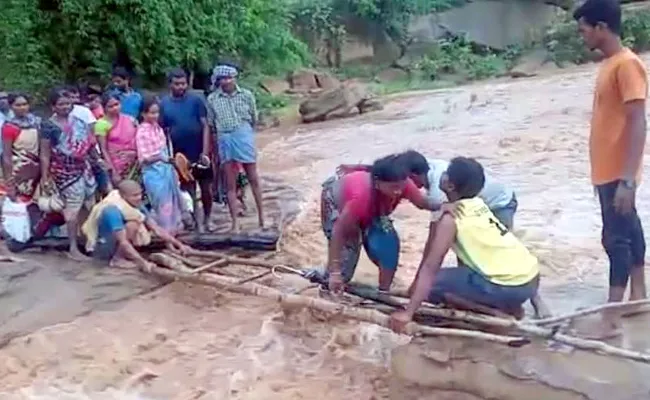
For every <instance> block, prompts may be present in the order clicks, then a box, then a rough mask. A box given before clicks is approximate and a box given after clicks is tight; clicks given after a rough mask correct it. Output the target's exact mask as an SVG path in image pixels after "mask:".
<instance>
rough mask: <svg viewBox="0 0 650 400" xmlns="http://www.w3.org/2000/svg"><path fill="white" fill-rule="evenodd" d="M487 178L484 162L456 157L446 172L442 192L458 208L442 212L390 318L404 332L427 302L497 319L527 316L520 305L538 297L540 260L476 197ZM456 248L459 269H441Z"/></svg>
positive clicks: (442, 182) (397, 329) (441, 186)
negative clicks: (402, 302)
mask: <svg viewBox="0 0 650 400" xmlns="http://www.w3.org/2000/svg"><path fill="white" fill-rule="evenodd" d="M484 183H485V175H484V173H483V167H482V166H481V164H480V163H479V162H478V161H476V160H474V159H472V158H465V157H457V158H454V159H453V160H451V162H450V163H449V167H448V168H447V171H446V172H445V173H444V174H443V176H442V180H441V182H440V188H441V189H442V190H443V191H444V192H445V194H446V195H447V198H448V199H449V201H450V202H454V203H455V204H457V205H458V208H457V212H456V213H455V215H451V214H444V215H443V216H442V217H441V218H440V220H439V222H438V224H437V228H436V231H435V234H434V235H433V236H432V237H430V243H428V244H427V247H429V248H430V251H429V254H428V256H427V258H426V260H425V262H424V263H422V265H421V267H420V269H419V270H418V273H417V275H416V277H415V280H414V282H413V284H412V285H411V290H410V293H411V301H410V303H409V305H408V307H407V308H406V310H404V311H399V312H396V313H394V314H393V315H392V316H391V327H392V328H393V329H394V330H396V331H401V330H402V329H403V328H404V326H405V325H406V324H407V323H408V322H409V321H410V320H411V319H412V318H413V315H414V314H415V311H416V310H417V309H418V307H419V306H420V305H421V304H422V302H423V301H425V300H428V301H430V302H433V303H441V302H444V303H447V304H449V305H451V306H454V307H456V308H461V309H467V310H472V311H477V312H481V313H485V314H491V315H496V316H504V315H508V316H515V317H517V318H522V317H523V308H522V304H523V303H524V302H526V301H527V300H530V299H531V298H532V297H533V296H535V294H536V293H537V289H538V286H539V266H538V262H537V258H536V257H535V256H533V255H532V254H531V253H530V252H529V251H528V249H526V247H525V246H524V245H523V244H522V243H521V242H520V241H519V239H517V238H516V237H515V235H513V234H512V233H511V232H510V231H509V230H508V229H507V228H506V227H505V226H504V225H503V224H502V223H501V222H500V221H499V220H498V219H497V218H496V217H495V216H494V214H492V212H491V211H490V209H489V208H488V207H487V205H486V204H485V203H484V202H483V200H481V199H480V198H479V197H477V195H478V194H479V192H480V191H481V189H482V188H483V185H484ZM449 249H452V250H453V251H454V253H456V255H457V256H458V258H459V259H460V261H461V263H462V264H461V266H458V267H455V268H441V265H442V262H443V260H444V258H445V255H446V254H447V252H448V251H449Z"/></svg>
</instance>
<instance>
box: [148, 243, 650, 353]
mask: <svg viewBox="0 0 650 400" xmlns="http://www.w3.org/2000/svg"><path fill="white" fill-rule="evenodd" d="M157 254H158V255H159V256H158V257H157V258H156V262H158V263H159V264H161V265H163V266H165V267H167V268H169V270H168V269H164V268H154V269H152V273H154V274H157V275H159V276H162V277H165V278H172V279H177V280H183V281H186V282H190V283H196V284H202V285H207V286H213V287H216V288H218V289H223V290H227V291H232V292H235V293H241V294H248V295H253V296H258V297H264V298H267V299H270V300H274V301H277V302H279V303H284V304H288V305H291V306H303V307H308V308H313V309H317V310H320V311H323V312H328V313H332V314H340V315H342V316H344V317H347V318H350V319H355V320H359V321H365V322H370V323H374V324H376V325H381V326H384V327H388V321H389V316H387V315H385V314H383V313H381V312H379V311H377V310H369V309H360V308H358V307H350V306H346V305H344V304H339V303H333V302H330V301H327V300H323V299H320V298H315V297H306V296H301V295H296V294H285V293H282V292H280V291H279V290H277V289H273V288H270V287H268V286H263V285H259V284H256V283H252V282H247V283H243V284H239V285H238V282H237V281H233V280H231V279H229V278H225V277H222V276H217V275H213V274H204V275H200V276H197V275H193V274H192V273H191V270H190V272H189V273H187V272H184V271H182V270H180V271H179V270H177V269H176V268H175V267H174V266H175V263H178V262H179V261H178V260H175V259H174V258H171V257H168V256H166V255H165V254H161V253H157ZM352 294H354V293H352ZM379 296H381V297H382V298H383V300H384V301H382V302H383V303H384V304H389V305H390V303H389V302H391V301H392V302H393V304H395V305H396V306H397V307H401V306H402V305H403V302H404V299H400V300H402V301H400V300H396V299H391V296H388V295H385V294H382V295H378V296H377V297H379ZM418 311H419V312H420V313H422V315H430V316H438V317H443V318H444V317H445V316H446V317H448V318H450V319H457V320H460V321H465V322H473V323H477V324H484V325H489V326H494V327H500V328H514V329H517V330H519V331H521V332H525V333H527V334H530V335H534V336H537V337H541V338H545V339H552V340H555V341H557V342H561V343H564V344H568V345H571V346H573V347H575V348H578V349H581V350H588V351H595V352H599V353H601V354H604V355H610V356H616V357H622V358H628V359H632V360H635V361H640V362H644V363H650V354H644V353H640V352H636V351H631V350H626V349H622V348H619V347H615V346H611V345H609V344H607V343H604V342H600V341H596V340H587V339H581V338H577V337H573V336H569V335H565V334H561V333H557V332H555V331H554V330H553V329H548V328H543V327H540V326H536V325H528V324H525V323H521V322H519V321H517V320H514V319H512V320H507V319H504V318H497V317H492V316H482V315H481V316H479V315H478V314H470V313H467V312H464V311H459V310H443V309H435V308H429V307H421V308H420V310H418ZM407 333H408V334H411V335H422V336H451V337H463V338H472V339H479V340H486V341H491V342H496V343H502V344H507V345H510V346H514V347H518V346H521V345H523V344H526V343H527V339H524V338H521V337H513V336H502V335H494V334H490V333H485V332H479V331H469V330H463V329H451V328H434V327H430V326H424V325H419V324H416V323H413V322H412V323H409V324H408V325H407Z"/></svg>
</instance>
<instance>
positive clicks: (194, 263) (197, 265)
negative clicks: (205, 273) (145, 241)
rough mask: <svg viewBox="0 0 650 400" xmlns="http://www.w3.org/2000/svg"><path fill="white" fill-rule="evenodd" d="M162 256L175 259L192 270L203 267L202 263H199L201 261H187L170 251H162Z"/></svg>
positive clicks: (185, 258)
mask: <svg viewBox="0 0 650 400" xmlns="http://www.w3.org/2000/svg"><path fill="white" fill-rule="evenodd" d="M163 254H166V255H168V256H170V257H172V258H175V259H176V260H178V261H181V262H183V263H184V264H187V265H189V266H190V267H192V268H201V267H202V266H203V265H204V263H203V262H201V261H195V260H191V259H189V258H187V257H183V256H182V255H180V254H177V253H174V252H173V251H170V250H167V251H164V252H163Z"/></svg>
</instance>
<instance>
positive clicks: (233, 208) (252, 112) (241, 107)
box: [208, 65, 264, 231]
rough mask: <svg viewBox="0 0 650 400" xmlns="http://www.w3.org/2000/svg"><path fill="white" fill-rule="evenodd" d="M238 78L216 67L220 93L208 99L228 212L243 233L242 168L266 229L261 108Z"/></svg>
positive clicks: (225, 68)
mask: <svg viewBox="0 0 650 400" xmlns="http://www.w3.org/2000/svg"><path fill="white" fill-rule="evenodd" d="M237 74H238V73H237V69H236V68H234V67H232V66H230V65H218V66H216V67H215V69H214V71H213V73H212V82H213V84H214V85H215V87H216V90H215V91H214V92H213V93H211V94H210V95H209V96H208V105H209V107H210V109H211V111H212V115H213V116H214V127H215V130H216V135H217V138H216V141H215V142H216V143H217V146H216V147H217V153H218V156H219V163H220V165H221V167H222V168H223V172H224V174H225V176H226V186H227V198H228V208H229V210H230V217H231V220H232V229H233V230H234V231H237V230H239V224H238V221H237V217H238V215H237V214H238V212H237V211H238V210H237V204H238V203H237V177H238V175H239V165H240V164H241V166H242V167H243V168H244V171H245V172H246V176H247V177H248V182H249V183H250V186H251V190H252V191H253V197H254V198H255V205H256V206H257V215H258V222H259V226H260V227H262V228H263V227H264V212H263V207H262V190H261V189H260V182H259V177H258V174H257V164H256V163H257V149H256V147H255V124H256V123H257V105H256V103H255V96H254V95H253V93H252V92H251V91H250V90H247V89H244V88H242V87H240V86H239V85H238V84H237V82H236V78H237Z"/></svg>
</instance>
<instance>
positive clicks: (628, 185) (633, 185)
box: [621, 179, 636, 190]
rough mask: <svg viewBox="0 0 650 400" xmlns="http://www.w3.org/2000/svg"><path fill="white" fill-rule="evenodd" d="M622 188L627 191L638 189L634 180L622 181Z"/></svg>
mask: <svg viewBox="0 0 650 400" xmlns="http://www.w3.org/2000/svg"><path fill="white" fill-rule="evenodd" d="M621 186H623V187H624V188H625V189H630V190H634V189H636V182H634V179H623V180H621Z"/></svg>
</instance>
